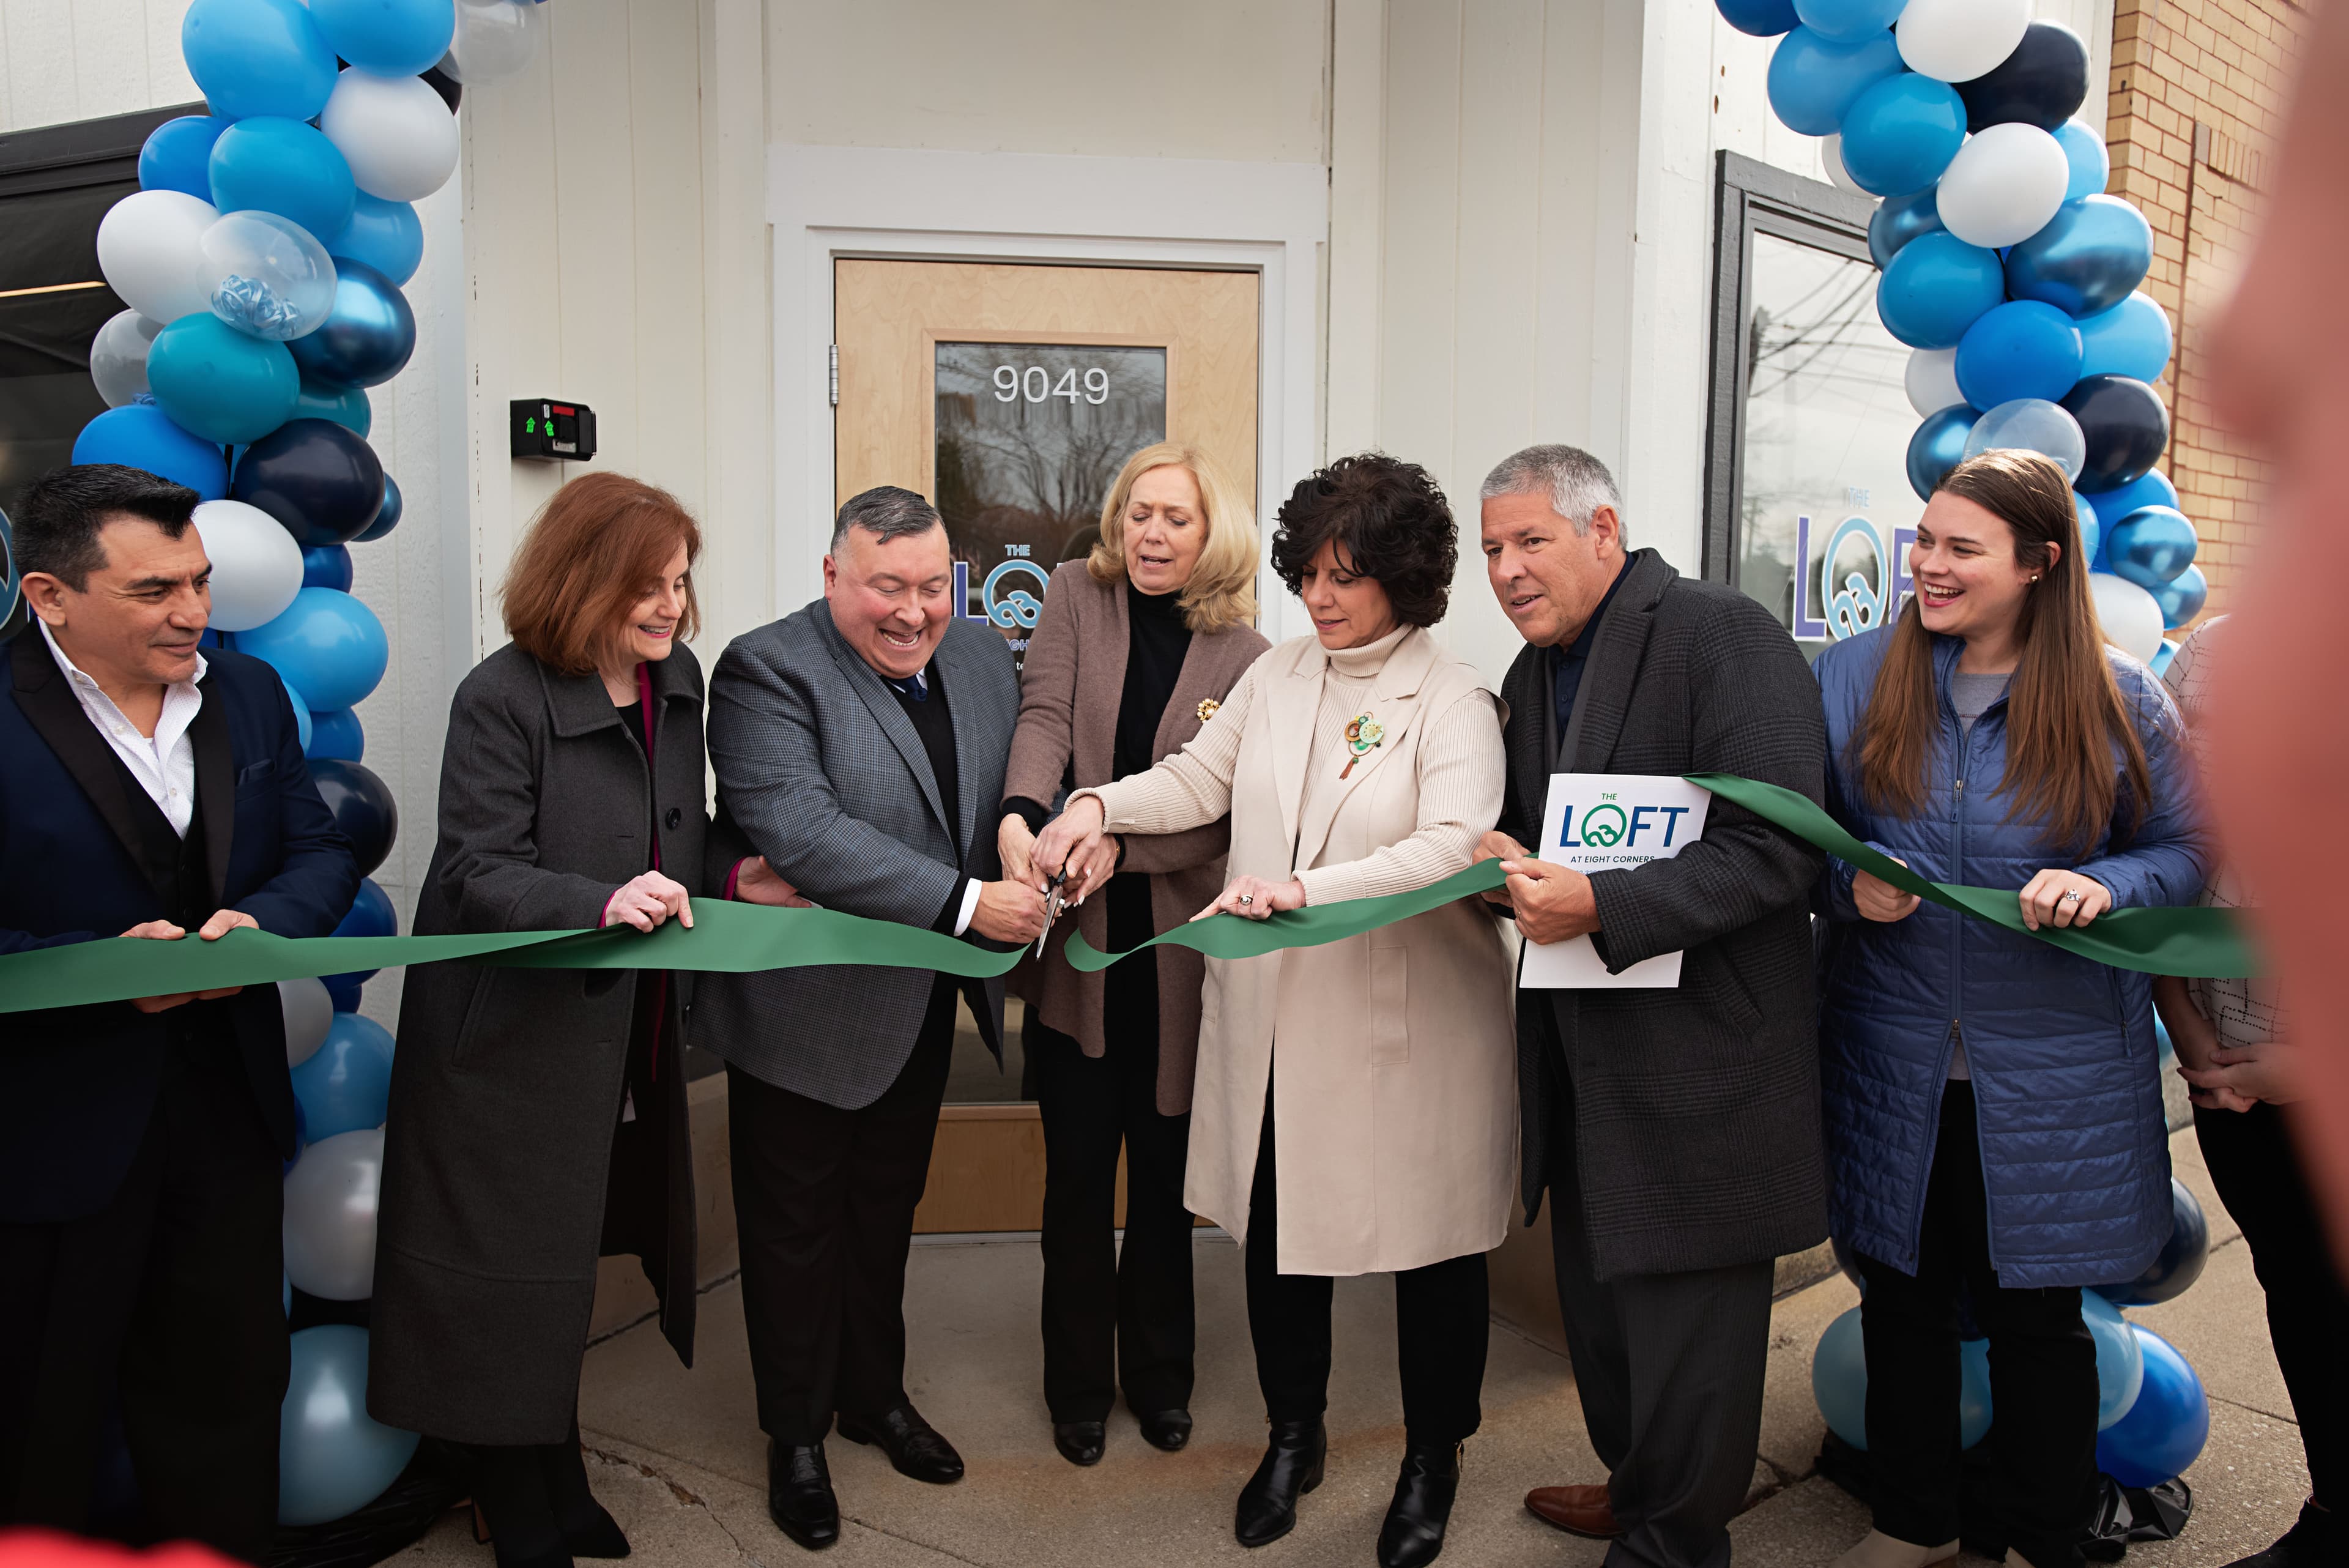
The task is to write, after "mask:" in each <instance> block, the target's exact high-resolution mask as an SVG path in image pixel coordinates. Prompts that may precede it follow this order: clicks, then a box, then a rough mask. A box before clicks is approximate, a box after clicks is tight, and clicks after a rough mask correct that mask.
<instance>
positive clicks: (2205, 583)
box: [2146, 566, 2210, 631]
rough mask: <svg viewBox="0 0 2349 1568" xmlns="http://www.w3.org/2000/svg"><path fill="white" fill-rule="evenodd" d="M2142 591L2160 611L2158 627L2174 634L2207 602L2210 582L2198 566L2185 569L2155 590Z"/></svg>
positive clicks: (2199, 612)
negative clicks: (2148, 594)
mask: <svg viewBox="0 0 2349 1568" xmlns="http://www.w3.org/2000/svg"><path fill="white" fill-rule="evenodd" d="M2146 591H2147V592H2148V593H2150V594H2151V595H2153V602H2154V603H2156V604H2158V605H2159V606H2160V607H2161V625H2162V628H2163V629H2164V630H2167V631H2176V630H2177V629H2178V628H2179V627H2181V626H2184V625H2185V624H2186V623H2187V622H2188V621H2189V620H2192V619H2193V618H2195V617H2196V616H2198V615H2200V614H2201V613H2202V607H2203V606H2204V605H2206V604H2208V603H2209V602H2210V582H2209V578H2207V577H2205V576H2203V575H2202V568H2201V567H2199V566H2189V567H2187V568H2186V569H2185V570H2184V571H2182V572H2180V573H2178V575H2177V576H2174V577H2172V578H2170V579H2169V581H2168V582H2166V583H2164V584H2162V585H2161V586H2160V587H2158V588H2148V589H2147V590H2146Z"/></svg>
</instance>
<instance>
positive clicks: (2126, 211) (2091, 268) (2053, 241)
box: [296, 196, 2153, 343]
mask: <svg viewBox="0 0 2349 1568" xmlns="http://www.w3.org/2000/svg"><path fill="white" fill-rule="evenodd" d="M2151 265H2153V229H2152V226H2151V225H2149V224H2148V223H2147V222H2146V221H2145V214H2144V213H2140V212H2138V211H2137V209H2136V208H2135V207H2132V206H2130V205H2129V204H2128V203H2127V202H2124V201H2122V200H2121V199H2120V198H2119V197H2118V196H2084V197H2082V198H2081V199H2080V200H2079V201H2076V202H2064V204H2063V205H2062V206H2060V207H2058V208H2056V209H2055V215H2054V217H2052V218H2050V219H2048V220H2047V226H2046V227H2044V228H2043V229H2041V230H2040V231H2039V232H2038V233H2037V234H2033V235H2032V236H2031V237H2030V238H2029V239H2027V240H2024V241H2023V242H2022V243H2021V244H2017V245H2014V246H2013V247H2012V248H2011V249H2009V250H2008V252H2007V253H2006V291H2007V293H2009V294H2011V295H2013V296H2014V297H2015V298H2017V299H2036V300H2042V301H2044V302H2045V303H2046V304H2049V305H2052V306H2055V307H2056V308H2057V309H2058V310H2063V311H2067V312H2069V313H2070V314H2072V315H2074V316H2080V317H2087V316H2095V315H2099V314H2101V313H2103V312H2105V311H2107V310H2110V309H2112V308H2113V307H2114V306H2116V305H2119V304H2120V303H2121V302H2122V301H2124V300H2126V299H2127V298H2128V296H2130V294H2132V293H2133V292H2135V290H2136V288H2137V285H2138V284H2140V283H2143V282H2144V281H2145V275H2146V269H2147V268H2148V267H2150V266H2151ZM296 341H297V343H298V341H299V339H296Z"/></svg>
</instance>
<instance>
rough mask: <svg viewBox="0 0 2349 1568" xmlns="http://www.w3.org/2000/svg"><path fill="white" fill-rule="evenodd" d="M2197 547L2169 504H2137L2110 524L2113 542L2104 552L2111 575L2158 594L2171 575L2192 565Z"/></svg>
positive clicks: (2184, 522)
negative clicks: (2138, 505)
mask: <svg viewBox="0 0 2349 1568" xmlns="http://www.w3.org/2000/svg"><path fill="white" fill-rule="evenodd" d="M2200 546H2201V541H2200V540H2199V539H2197V538H2196V537H2195V536H2194V524H2191V523H2189V522H2188V521H2187V520H2186V514H2184V513H2182V512H2179V511H2178V510H2177V509H2176V508H2174V507H2169V506H2140V507H2138V508H2137V510H2136V511H2134V512H2132V513H2130V514H2128V515H2127V516H2126V517H2124V518H2122V519H2121V520H2120V521H2119V522H2117V523H2116V524H2113V542H2112V544H2111V545H2110V546H2109V547H2108V548H2107V549H2106V552H2105V554H2106V560H2107V561H2108V562H2109V563H2110V565H2111V568H2112V574H2113V576H2116V577H2127V579H2128V580H2129V581H2130V582H2133V583H2135V584H2136V585H2137V587H2141V588H2144V589H2147V591H2148V592H2151V593H2152V594H2154V595H2155V597H2159V596H2160V591H2161V589H2162V588H2163V587H2165V586H2166V585H2168V583H2169V581H2170V580H2171V579H2172V578H2174V577H2176V576H2178V573H2180V572H2182V571H2184V570H2185V569H2186V568H2187V567H2189V566H2192V565H2193V564H2194V553H2195V551H2196V550H2198V549H2199V548H2200Z"/></svg>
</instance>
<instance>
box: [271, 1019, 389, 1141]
mask: <svg viewBox="0 0 2349 1568" xmlns="http://www.w3.org/2000/svg"><path fill="white" fill-rule="evenodd" d="M294 1098H295V1101H296V1102H297V1103H299V1104H300V1106H301V1107H302V1116H303V1118H304V1121H305V1125H306V1126H307V1127H309V1129H310V1141H311V1142H312V1143H322V1142H324V1141H325V1140H326V1139H327V1138H330V1137H334V1136H335V1135H336V1133H347V1132H357V1131H359V1130H360V1129H361V1128H363V1127H381V1126H383V1118H384V1116H385V1115H386V1114H387V1113H388V1108H389V1106H390V1103H391V1035H390V1034H389V1033H388V1032H386V1030H385V1029H384V1026H383V1025H382V1024H380V1023H377V1022H376V1021H375V1020H374V1019H372V1018H364V1017H361V1016H360V1015H359V1014H358V1013H356V1012H337V1013H336V1014H335V1020H334V1022H333V1023H329V1024H328V1025H327V1026H326V1044H323V1045H321V1046H319V1047H318V1049H317V1050H316V1052H315V1053H313V1054H311V1056H310V1058H309V1060H307V1061H305V1062H304V1063H303V1064H301V1065H300V1066H298V1067H296V1068H295V1069H294Z"/></svg>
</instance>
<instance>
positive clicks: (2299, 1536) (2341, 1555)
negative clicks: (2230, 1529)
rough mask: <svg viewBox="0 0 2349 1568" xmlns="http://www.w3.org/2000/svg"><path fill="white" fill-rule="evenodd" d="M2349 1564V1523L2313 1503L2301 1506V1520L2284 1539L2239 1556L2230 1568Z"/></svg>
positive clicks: (2332, 1567) (2309, 1567) (2331, 1567)
mask: <svg viewBox="0 0 2349 1568" xmlns="http://www.w3.org/2000/svg"><path fill="white" fill-rule="evenodd" d="M2344 1562H2349V1524H2344V1522H2343V1521H2342V1520H2341V1518H2340V1516H2339V1515H2337V1514H2332V1513H2327V1512H2325V1511H2323V1509H2321V1508H2319V1507H2317V1506H2316V1504H2315V1503H2313V1502H2305V1503H2302V1504H2301V1508H2300V1518H2299V1519H2298V1520H2297V1521H2295V1522H2294V1523H2293V1524H2292V1528H2291V1529H2290V1530H2288V1531H2286V1532H2284V1534H2283V1539H2282V1540H2281V1541H2278V1542H2276V1543H2275V1544H2274V1545H2273V1546H2271V1547H2269V1548H2268V1549H2267V1550H2266V1551H2264V1552H2252V1553H2251V1555H2250V1556H2249V1557H2239V1558H2237V1559H2236V1560H2235V1561H2234V1562H2232V1563H2229V1564H2228V1565H2227V1568H2318V1565H2319V1564H2320V1563H2321V1564H2323V1565H2324V1568H2335V1565H2337V1564H2339V1563H2344Z"/></svg>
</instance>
